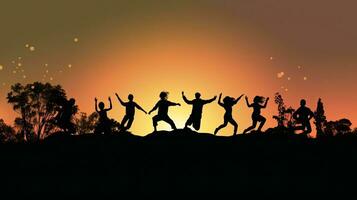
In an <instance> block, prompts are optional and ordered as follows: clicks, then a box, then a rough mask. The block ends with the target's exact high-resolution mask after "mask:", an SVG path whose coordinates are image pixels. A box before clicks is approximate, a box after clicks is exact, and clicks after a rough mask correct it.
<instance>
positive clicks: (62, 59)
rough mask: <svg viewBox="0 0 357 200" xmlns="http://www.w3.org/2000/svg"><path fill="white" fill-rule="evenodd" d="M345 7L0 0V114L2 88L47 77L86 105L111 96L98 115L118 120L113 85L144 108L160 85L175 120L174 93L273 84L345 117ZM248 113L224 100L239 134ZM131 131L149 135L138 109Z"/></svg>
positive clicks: (289, 99) (350, 41)
mask: <svg viewBox="0 0 357 200" xmlns="http://www.w3.org/2000/svg"><path fill="white" fill-rule="evenodd" d="M356 7H357V2H356V1H352V0H351V1H348V0H339V1H337V0H335V1H324V0H314V1H311V0H296V1H295V0H289V1H286V0H264V1H263V0H246V1H239V0H206V1H200V0H195V1H193V0H191V1H187V0H162V1H158V0H157V1H149V0H128V1H120V0H101V1H99V0H96V1H94V0H76V1H72V0H71V1H70V0H62V1H56V2H55V1H47V0H29V1H23V0H11V1H10V0H2V1H1V12H0V25H1V37H0V52H1V54H0V65H1V66H2V67H0V69H1V68H2V70H0V78H1V80H0V95H1V96H2V97H1V98H0V117H1V118H4V119H5V121H6V122H8V123H12V121H13V119H14V117H15V116H16V115H15V113H14V112H13V111H12V109H11V106H9V105H7V103H6V99H5V96H6V94H7V92H8V91H9V87H10V85H11V84H14V83H16V82H21V83H30V82H33V81H43V82H47V81H48V82H51V83H53V84H61V85H62V86H63V87H64V88H65V89H66V91H67V93H68V96H70V97H74V98H75V99H76V100H77V104H78V105H79V108H80V110H81V111H83V112H87V113H90V112H93V111H94V100H93V99H94V97H98V98H99V99H100V100H105V103H107V100H106V99H107V97H108V96H111V97H112V99H113V100H114V110H113V111H112V112H110V113H109V116H110V117H113V118H115V119H117V120H118V121H120V120H121V118H122V117H123V114H124V108H123V107H121V106H120V105H119V103H118V102H117V101H116V99H115V95H114V93H115V92H118V93H119V95H120V96H122V98H125V99H126V97H127V95H128V93H133V94H134V95H135V100H136V101H137V103H139V104H140V105H142V106H143V107H144V108H145V109H146V110H150V109H151V108H152V107H153V106H154V104H155V103H156V101H157V100H158V95H159V92H160V91H162V90H167V91H169V92H170V96H169V99H170V100H172V101H175V102H179V103H182V106H181V107H174V108H172V109H171V111H170V115H171V116H172V118H173V119H174V121H175V122H176V123H177V125H178V127H182V126H183V124H184V122H185V120H186V119H187V117H188V115H189V113H190V110H191V107H190V106H188V105H185V104H184V102H183V100H182V98H181V91H182V90H183V91H185V92H186V94H187V97H189V98H193V96H194V93H195V92H196V91H200V92H201V93H202V97H203V98H211V97H212V96H214V95H218V94H219V93H220V92H223V95H229V96H234V97H238V96H239V95H241V94H243V93H244V94H246V95H248V96H249V97H250V99H252V98H253V97H254V96H255V95H262V96H269V97H271V99H273V96H274V93H275V92H281V93H282V94H283V96H284V98H285V101H286V103H287V104H288V105H291V106H293V107H295V108H296V107H297V106H298V104H299V100H300V99H301V98H306V99H307V100H308V104H309V106H310V107H311V108H312V109H313V110H315V108H316V102H317V99H318V98H319V97H321V98H322V99H323V101H324V103H325V107H326V112H327V113H326V115H327V117H328V119H329V120H336V119H340V118H343V117H346V118H349V119H351V120H352V122H353V123H354V124H355V123H356V122H357V117H356V112H357V106H356V104H355V102H356V101H357V94H356V92H355V89H356V85H357V84H356V82H355V76H356V72H357V26H356V25H355V24H356V22H355V21H356V19H357V12H355V8H356ZM75 38H77V39H78V41H75ZM27 44H28V47H26V45H27ZM31 47H33V48H34V51H31ZM32 50H33V49H32ZM19 63H20V64H19ZM46 64H47V65H46ZM299 66H300V67H299ZM47 70H48V71H47ZM281 72H284V75H283V74H282V73H281ZM278 74H279V75H281V76H282V75H283V76H282V77H281V78H278ZM304 78H305V79H304ZM268 106H269V107H268V108H267V109H266V110H264V111H263V115H264V116H266V118H267V119H268V123H267V126H266V127H268V126H275V125H276V123H275V121H274V120H273V119H272V115H273V114H276V113H277V109H276V105H275V104H274V103H273V101H271V102H270V104H269V105H268ZM223 114H224V110H223V109H222V108H220V107H219V106H218V105H217V104H216V102H215V103H213V104H210V105H207V107H205V109H204V117H203V122H202V129H201V131H202V132H212V131H213V130H214V128H215V127H216V126H218V125H219V124H220V123H222V121H223ZM250 115H251V110H250V109H248V108H247V107H246V105H245V103H244V101H241V102H240V103H238V104H237V105H236V106H235V108H234V118H235V119H236V120H237V121H238V123H239V131H240V132H241V131H242V130H243V129H244V128H246V127H248V126H249V125H250V123H251V122H250ZM159 128H163V129H165V128H168V126H167V125H165V124H161V125H160V126H159ZM132 131H133V132H134V133H136V134H139V135H142V134H145V133H148V132H151V131H152V127H151V116H146V115H144V114H142V113H140V112H137V116H136V121H135V122H134V125H133V127H132ZM232 131H233V130H232V127H228V128H226V129H224V130H222V133H221V134H222V135H229V134H231V133H232Z"/></svg>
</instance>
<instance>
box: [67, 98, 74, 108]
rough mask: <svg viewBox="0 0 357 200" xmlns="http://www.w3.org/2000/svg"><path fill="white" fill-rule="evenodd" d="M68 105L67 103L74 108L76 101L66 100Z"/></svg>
mask: <svg viewBox="0 0 357 200" xmlns="http://www.w3.org/2000/svg"><path fill="white" fill-rule="evenodd" d="M68 103H69V105H71V106H74V104H75V103H76V100H75V99H73V98H70V99H69V100H68Z"/></svg>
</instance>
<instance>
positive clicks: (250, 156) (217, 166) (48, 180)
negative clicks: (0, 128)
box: [0, 130, 357, 196]
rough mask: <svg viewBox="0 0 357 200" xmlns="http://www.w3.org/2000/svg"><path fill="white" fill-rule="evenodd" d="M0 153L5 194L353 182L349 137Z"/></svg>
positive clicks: (292, 188) (99, 138)
mask: <svg viewBox="0 0 357 200" xmlns="http://www.w3.org/2000/svg"><path fill="white" fill-rule="evenodd" d="M0 158H1V166H0V169H1V172H2V177H1V179H0V181H1V183H2V187H1V188H2V189H1V190H2V191H4V192H7V193H9V194H26V195H36V194H46V193H55V194H56V193H57V194H61V195H84V196H91V195H94V194H100V195H114V196H118V195H119V196H120V195H123V194H132V195H148V196H151V195H152V196H156V195H158V194H165V193H170V194H177V195H178V194H188V193H196V194H210V193H219V194H223V193H235V194H236V195H238V196H239V195H243V194H249V195H263V196H264V195H274V194H284V193H286V194H301V193H312V192H314V193H316V192H317V193H324V194H328V193H343V192H345V191H349V190H350V189H352V188H354V186H355V185H356V184H355V183H354V182H355V175H356V174H357V138H356V137H353V136H351V137H341V138H338V137H335V138H325V139H320V140H315V139H306V138H303V137H300V136H297V135H281V134H274V133H270V134H260V135H259V134H252V135H240V136H237V137H214V136H213V135H211V134H198V133H194V132H190V131H184V130H178V131H176V132H158V133H155V134H150V135H148V136H146V137H138V136H134V135H131V134H128V133H125V134H119V133H118V134H115V135H110V136H105V135H90V134H88V135H82V136H63V135H57V136H52V137H50V138H48V139H46V140H45V141H43V142H42V143H41V144H14V145H10V144H8V145H2V146H0ZM351 191H352V190H351Z"/></svg>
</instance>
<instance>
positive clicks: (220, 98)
mask: <svg viewBox="0 0 357 200" xmlns="http://www.w3.org/2000/svg"><path fill="white" fill-rule="evenodd" d="M221 100H222V93H221V94H219V98H218V105H220V106H222V107H223V106H224V104H223V103H222V102H221Z"/></svg>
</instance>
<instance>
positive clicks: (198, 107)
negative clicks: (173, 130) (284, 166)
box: [182, 92, 217, 130]
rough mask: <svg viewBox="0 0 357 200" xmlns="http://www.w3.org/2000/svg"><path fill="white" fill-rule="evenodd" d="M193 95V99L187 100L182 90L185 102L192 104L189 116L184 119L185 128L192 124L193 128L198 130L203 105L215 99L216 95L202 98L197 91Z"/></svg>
mask: <svg viewBox="0 0 357 200" xmlns="http://www.w3.org/2000/svg"><path fill="white" fill-rule="evenodd" d="M195 97H196V98H195V99H193V100H188V99H187V97H186V96H185V93H184V92H182V98H183V100H184V101H185V102H186V103H187V104H189V105H192V112H191V115H190V117H189V118H188V119H187V121H186V124H185V128H187V127H188V126H191V125H192V126H193V128H194V129H196V130H199V129H200V127H201V118H202V110H203V106H204V105H206V104H208V103H211V102H213V101H215V100H216V99H217V96H214V97H213V98H212V99H208V100H204V99H201V94H200V93H198V92H197V93H196V94H195Z"/></svg>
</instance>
